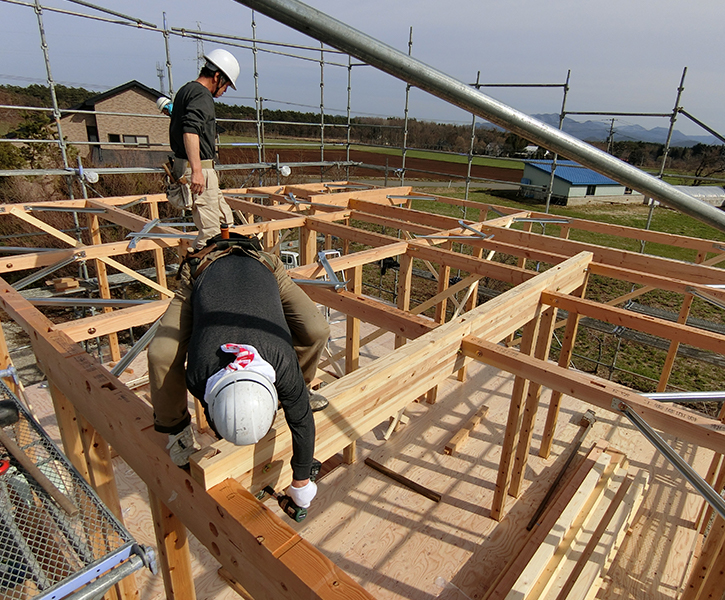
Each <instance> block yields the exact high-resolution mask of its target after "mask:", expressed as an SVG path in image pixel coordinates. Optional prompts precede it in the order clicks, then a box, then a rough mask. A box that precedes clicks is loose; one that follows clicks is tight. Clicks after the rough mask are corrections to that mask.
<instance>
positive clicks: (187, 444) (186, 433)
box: [166, 423, 201, 467]
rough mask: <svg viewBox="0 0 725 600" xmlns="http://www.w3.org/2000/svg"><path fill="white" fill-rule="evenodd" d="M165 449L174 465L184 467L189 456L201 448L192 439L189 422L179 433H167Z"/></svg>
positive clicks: (192, 433) (192, 432)
mask: <svg viewBox="0 0 725 600" xmlns="http://www.w3.org/2000/svg"><path fill="white" fill-rule="evenodd" d="M166 449H167V450H168V451H169V456H171V460H172V461H174V464H175V465H176V466H178V467H185V466H187V465H188V464H189V457H191V455H192V454H194V452H196V451H198V450H200V449H201V446H199V444H197V443H196V440H195V439H194V431H193V430H192V429H191V423H190V424H189V425H187V426H186V427H184V429H182V430H181V431H180V432H179V433H174V434H169V443H168V444H167V445H166Z"/></svg>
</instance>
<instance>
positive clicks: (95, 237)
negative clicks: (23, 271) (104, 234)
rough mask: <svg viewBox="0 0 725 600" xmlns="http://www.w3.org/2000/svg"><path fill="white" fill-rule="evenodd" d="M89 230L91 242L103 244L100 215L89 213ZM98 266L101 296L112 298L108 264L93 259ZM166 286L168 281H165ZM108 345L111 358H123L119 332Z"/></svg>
mask: <svg viewBox="0 0 725 600" xmlns="http://www.w3.org/2000/svg"><path fill="white" fill-rule="evenodd" d="M88 230H89V231H90V232H91V242H92V243H93V244H95V245H98V244H102V243H103V240H102V238H101V228H100V225H99V221H98V215H95V214H92V213H88ZM93 263H94V264H95V267H96V277H97V278H98V291H99V293H100V295H101V298H104V299H106V300H109V299H110V298H111V288H110V287H109V285H108V274H107V272H106V265H105V263H104V262H103V261H101V260H98V259H95V260H94V261H93ZM164 287H166V283H165V282H164ZM103 312H104V313H109V312H113V309H112V308H111V307H109V306H106V307H104V308H103ZM108 345H109V347H110V350H111V360H115V361H117V360H121V349H120V348H119V346H118V334H116V333H109V334H108Z"/></svg>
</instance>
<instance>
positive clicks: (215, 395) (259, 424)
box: [206, 369, 277, 446]
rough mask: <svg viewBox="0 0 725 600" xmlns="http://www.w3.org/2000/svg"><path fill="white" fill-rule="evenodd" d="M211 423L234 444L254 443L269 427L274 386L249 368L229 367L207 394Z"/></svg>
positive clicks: (274, 406) (275, 405)
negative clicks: (234, 369) (233, 369)
mask: <svg viewBox="0 0 725 600" xmlns="http://www.w3.org/2000/svg"><path fill="white" fill-rule="evenodd" d="M206 402H207V404H208V405H209V414H210V415H211V419H212V421H213V423H214V427H216V430H217V431H218V432H219V435H221V436H222V437H223V438H224V439H225V440H227V441H228V442H231V443H232V444H235V445H237V446H247V445H249V444H256V443H257V442H258V441H259V440H261V439H262V438H263V437H264V436H265V435H267V432H268V431H269V429H270V428H271V427H272V421H274V415H275V413H276V412H277V390H276V389H275V387H274V385H273V384H272V382H271V381H270V380H269V379H267V378H266V377H265V376H264V375H261V374H260V373H257V372H255V371H252V370H250V369H240V370H238V371H229V372H227V373H224V375H222V377H220V378H219V380H218V381H217V382H216V383H215V384H214V385H213V387H212V388H211V389H210V390H209V392H208V393H207V394H206Z"/></svg>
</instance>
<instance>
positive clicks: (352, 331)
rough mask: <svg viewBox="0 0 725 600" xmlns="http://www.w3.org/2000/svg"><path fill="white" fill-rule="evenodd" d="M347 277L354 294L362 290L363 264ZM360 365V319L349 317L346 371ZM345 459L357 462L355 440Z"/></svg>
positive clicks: (345, 453)
mask: <svg viewBox="0 0 725 600" xmlns="http://www.w3.org/2000/svg"><path fill="white" fill-rule="evenodd" d="M346 277H347V278H348V279H349V280H350V286H351V289H350V291H351V292H352V293H353V294H360V293H361V292H362V265H357V266H355V267H353V268H352V269H349V270H348V272H347V274H346ZM359 366H360V319H356V318H355V317H350V316H348V317H347V344H346V345H345V373H346V374H347V373H352V372H353V371H356V370H357V369H358V367H359ZM343 460H344V461H345V463H347V464H348V465H351V464H352V463H354V462H355V441H353V442H352V443H351V444H350V445H349V446H346V447H345V449H344V450H343Z"/></svg>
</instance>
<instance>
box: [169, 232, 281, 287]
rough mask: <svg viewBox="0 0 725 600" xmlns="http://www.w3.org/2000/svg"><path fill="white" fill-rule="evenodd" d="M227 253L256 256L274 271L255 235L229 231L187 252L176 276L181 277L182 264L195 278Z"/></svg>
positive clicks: (192, 277) (193, 278)
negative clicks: (200, 247) (227, 233)
mask: <svg viewBox="0 0 725 600" xmlns="http://www.w3.org/2000/svg"><path fill="white" fill-rule="evenodd" d="M228 254H243V255H245V256H249V257H251V258H256V259H257V260H258V261H259V262H261V263H262V264H263V265H264V266H266V267H267V268H268V269H269V270H270V271H272V272H273V273H274V264H273V263H272V261H271V260H270V259H269V258H268V257H267V256H266V255H265V254H264V253H263V252H262V244H261V243H260V242H259V239H258V238H257V237H256V236H253V235H242V234H239V233H234V232H230V233H229V238H228V239H222V237H221V234H219V235H216V236H214V237H213V238H211V239H210V240H209V241H207V243H206V246H205V247H204V248H202V249H201V250H199V251H198V252H190V253H189V254H187V255H186V258H184V260H183V261H182V262H181V265H179V271H178V273H177V275H176V278H177V279H181V276H182V275H181V270H182V268H183V267H184V265H188V267H189V273H190V275H191V279H192V280H195V279H196V278H197V277H199V275H201V273H202V271H204V269H206V268H207V267H208V266H209V265H210V264H211V263H213V262H214V261H215V260H217V259H219V258H221V257H223V256H227V255H228Z"/></svg>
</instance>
